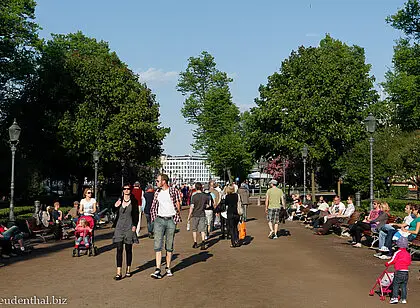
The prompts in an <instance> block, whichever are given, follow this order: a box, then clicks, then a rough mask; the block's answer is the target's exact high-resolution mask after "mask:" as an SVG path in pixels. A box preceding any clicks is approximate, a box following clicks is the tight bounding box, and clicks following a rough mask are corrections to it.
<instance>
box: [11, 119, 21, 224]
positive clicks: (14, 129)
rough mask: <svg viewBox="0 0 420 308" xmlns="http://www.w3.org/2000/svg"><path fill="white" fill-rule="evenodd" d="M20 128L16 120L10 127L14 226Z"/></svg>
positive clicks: (12, 222)
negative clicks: (16, 162) (16, 158)
mask: <svg viewBox="0 0 420 308" xmlns="http://www.w3.org/2000/svg"><path fill="white" fill-rule="evenodd" d="M20 131H21V129H20V127H19V125H18V124H17V123H16V119H14V120H13V124H12V126H10V127H9V138H10V141H9V142H10V149H11V150H12V176H11V180H10V212H9V222H10V224H14V222H15V213H14V208H15V207H14V204H13V201H14V196H15V153H16V146H17V144H18V143H19V136H20Z"/></svg>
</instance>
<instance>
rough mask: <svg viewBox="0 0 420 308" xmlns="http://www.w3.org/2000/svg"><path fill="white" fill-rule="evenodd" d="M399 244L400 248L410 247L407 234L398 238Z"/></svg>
mask: <svg viewBox="0 0 420 308" xmlns="http://www.w3.org/2000/svg"><path fill="white" fill-rule="evenodd" d="M397 246H398V247H399V248H407V247H408V239H407V238H406V237H405V236H401V237H400V238H399V239H398V240H397Z"/></svg>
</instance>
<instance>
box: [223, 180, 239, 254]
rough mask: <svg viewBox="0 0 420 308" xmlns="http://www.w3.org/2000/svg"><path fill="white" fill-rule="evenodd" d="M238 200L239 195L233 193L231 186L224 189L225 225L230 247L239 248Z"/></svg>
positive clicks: (233, 189)
mask: <svg viewBox="0 0 420 308" xmlns="http://www.w3.org/2000/svg"><path fill="white" fill-rule="evenodd" d="M238 198H239V195H238V194H237V193H235V188H234V187H233V185H232V184H231V185H229V186H228V187H227V188H226V197H225V203H226V206H227V223H228V227H229V231H230V240H231V245H230V247H232V248H233V247H239V246H240V244H239V234H238V223H239V219H240V216H239V214H238Z"/></svg>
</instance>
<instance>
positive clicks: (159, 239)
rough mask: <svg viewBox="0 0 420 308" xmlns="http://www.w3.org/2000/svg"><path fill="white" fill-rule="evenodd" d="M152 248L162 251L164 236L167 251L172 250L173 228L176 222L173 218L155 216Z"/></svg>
mask: <svg viewBox="0 0 420 308" xmlns="http://www.w3.org/2000/svg"><path fill="white" fill-rule="evenodd" d="M153 229H154V239H155V241H154V246H153V248H154V250H155V251H162V246H163V238H164V237H165V249H166V251H167V252H172V251H173V250H174V238H175V229H176V223H175V221H174V219H173V218H170V219H164V218H161V217H159V216H158V217H156V219H155V221H154V226H153Z"/></svg>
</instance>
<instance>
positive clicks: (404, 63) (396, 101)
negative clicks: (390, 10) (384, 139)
mask: <svg viewBox="0 0 420 308" xmlns="http://www.w3.org/2000/svg"><path fill="white" fill-rule="evenodd" d="M386 21H387V22H388V23H389V24H391V26H393V27H394V28H395V29H398V30H401V31H403V33H404V34H405V36H406V37H404V38H401V39H399V40H398V41H397V45H396V46H395V47H394V56H393V59H392V63H393V69H392V70H389V71H388V72H387V73H386V74H385V79H386V81H385V83H384V84H383V86H384V89H385V91H386V92H387V94H388V96H389V97H388V100H387V101H388V103H389V105H390V106H392V107H391V108H392V109H394V110H395V112H394V116H393V123H395V124H397V125H398V126H399V127H401V129H403V130H404V131H412V130H415V129H418V128H420V105H419V104H420V45H419V39H420V2H419V1H418V0H408V1H407V2H406V4H405V6H404V8H402V9H401V10H399V11H398V12H397V13H396V14H394V15H391V16H388V17H387V19H386Z"/></svg>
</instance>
